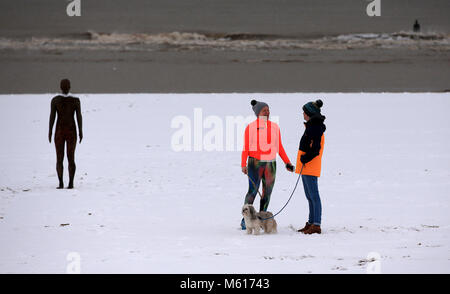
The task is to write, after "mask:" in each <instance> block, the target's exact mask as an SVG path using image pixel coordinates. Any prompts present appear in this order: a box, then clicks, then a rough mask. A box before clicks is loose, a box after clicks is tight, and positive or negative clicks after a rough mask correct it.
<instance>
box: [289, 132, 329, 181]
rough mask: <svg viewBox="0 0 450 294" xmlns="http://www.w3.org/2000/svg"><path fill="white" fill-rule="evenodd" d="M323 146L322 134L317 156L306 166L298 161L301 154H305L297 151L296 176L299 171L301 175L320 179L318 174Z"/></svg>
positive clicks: (323, 135)
mask: <svg viewBox="0 0 450 294" xmlns="http://www.w3.org/2000/svg"><path fill="white" fill-rule="evenodd" d="M311 145H312V142H311ZM324 145H325V134H322V138H321V139H320V151H319V155H317V156H316V157H314V158H313V159H312V160H311V161H309V162H307V163H306V164H303V163H302V162H301V161H300V157H301V156H302V155H303V154H305V152H304V151H302V150H298V153H297V164H296V166H295V172H296V173H297V174H299V173H300V171H301V172H302V175H307V176H315V177H320V172H321V170H322V154H323V147H324ZM302 167H303V170H302Z"/></svg>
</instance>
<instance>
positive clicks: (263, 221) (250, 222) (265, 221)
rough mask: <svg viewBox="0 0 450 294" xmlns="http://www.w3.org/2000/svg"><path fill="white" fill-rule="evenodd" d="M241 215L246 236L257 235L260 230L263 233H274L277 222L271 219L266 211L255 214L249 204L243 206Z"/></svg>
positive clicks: (271, 215)
mask: <svg viewBox="0 0 450 294" xmlns="http://www.w3.org/2000/svg"><path fill="white" fill-rule="evenodd" d="M242 215H243V216H244V221H245V227H246V228H247V234H251V233H252V232H253V234H255V235H259V230H260V229H261V228H262V229H263V230H264V232H265V233H268V234H270V233H276V232H277V222H276V221H275V219H274V218H273V214H272V213H271V212H268V211H260V212H256V210H255V208H254V207H253V205H251V204H245V205H244V206H243V207H242Z"/></svg>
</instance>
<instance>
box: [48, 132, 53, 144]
mask: <svg viewBox="0 0 450 294" xmlns="http://www.w3.org/2000/svg"><path fill="white" fill-rule="evenodd" d="M48 142H49V143H51V142H52V132H49V133H48Z"/></svg>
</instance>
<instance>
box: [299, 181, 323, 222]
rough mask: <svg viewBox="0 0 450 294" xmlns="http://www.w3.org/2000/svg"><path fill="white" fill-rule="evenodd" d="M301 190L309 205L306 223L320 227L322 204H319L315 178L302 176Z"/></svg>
mask: <svg viewBox="0 0 450 294" xmlns="http://www.w3.org/2000/svg"><path fill="white" fill-rule="evenodd" d="M302 182H303V188H304V189H305V195H306V199H308V204H309V218H308V223H310V224H314V225H316V226H320V221H321V220H322V203H321V202H320V195H319V187H318V186H317V177H315V176H306V175H302Z"/></svg>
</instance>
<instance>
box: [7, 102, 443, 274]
mask: <svg viewBox="0 0 450 294" xmlns="http://www.w3.org/2000/svg"><path fill="white" fill-rule="evenodd" d="M53 95H54V94H47V95H41V94H40V95H0V123H1V127H0V128H1V134H2V139H1V144H0V167H1V168H0V236H1V241H0V242H1V243H0V244H1V247H0V248H1V250H0V273H66V272H67V271H68V269H70V268H71V266H73V261H74V259H73V256H74V254H75V257H76V256H78V257H79V260H78V261H77V262H78V263H77V264H78V265H79V269H80V272H81V273H225V274H227V273H366V272H371V271H372V270H373V269H374V268H375V272H381V273H447V274H448V273H450V251H449V249H450V247H449V245H450V226H449V220H450V216H449V213H448V211H449V202H450V199H449V196H450V194H449V192H448V191H450V168H449V167H450V128H449V127H450V116H449V115H448V111H449V110H450V95H449V94H448V93H414V94H413V93H396V94H393V93H373V94H367V93H352V94H344V93H313V94H309V93H292V94H253V93H252V94H245V93H243V94H95V95H94V94H83V95H78V96H79V97H80V99H81V103H82V113H83V122H84V139H83V142H82V143H81V144H78V145H77V151H76V157H75V158H76V163H77V173H76V180H75V189H73V190H68V189H64V190H56V189H55V187H56V186H57V177H56V170H55V164H56V156H55V151H54V145H53V143H52V144H49V142H48V140H47V132H48V115H49V111H50V100H51V98H52V96H53ZM318 98H321V99H322V100H323V101H324V106H323V114H324V115H326V117H327V119H326V120H325V123H326V125H327V131H326V133H325V135H326V137H325V151H324V155H323V166H322V176H321V178H320V179H319V190H320V195H321V199H322V206H323V215H322V234H321V235H303V234H299V233H297V232H295V231H294V230H293V229H292V228H295V229H297V228H300V227H302V226H303V225H304V223H305V221H306V220H307V215H308V207H307V201H306V199H305V196H304V192H303V187H302V184H301V183H299V186H298V188H297V190H296V192H295V194H294V197H293V198H292V200H291V202H290V203H289V204H288V205H287V207H286V208H285V210H284V211H283V212H281V214H279V215H278V216H277V217H276V219H277V222H278V234H274V235H267V234H263V235H259V236H254V235H247V234H246V232H245V231H241V230H240V229H239V223H240V220H241V215H240V210H241V207H242V205H243V202H244V196H245V194H246V192H247V188H248V181H247V178H246V177H245V175H243V174H242V173H241V170H240V150H239V149H240V148H241V146H238V143H237V141H238V140H239V138H240V136H241V134H243V130H242V129H241V128H238V130H237V135H236V138H235V139H236V142H235V148H234V151H205V150H202V151H178V152H176V151H174V148H173V146H172V144H173V142H172V139H173V138H172V137H173V136H174V134H175V132H176V131H177V130H178V129H177V128H172V127H171V125H172V120H173V119H174V118H175V117H177V116H185V117H187V118H188V121H190V122H191V131H193V132H194V130H198V128H197V129H196V128H195V127H194V124H196V123H197V126H198V122H196V123H195V122H194V109H195V108H200V109H201V110H202V119H203V123H204V122H205V120H206V118H207V117H208V116H210V117H215V118H216V120H215V121H216V122H217V118H218V120H219V122H220V121H222V122H223V128H224V132H225V131H230V130H229V129H226V127H225V118H226V116H234V117H236V116H243V117H247V116H252V115H253V113H252V110H251V108H250V100H251V99H257V100H261V101H264V102H267V103H268V104H269V105H270V109H271V116H278V119H279V125H280V128H281V134H282V140H283V145H284V147H285V150H286V152H287V154H288V156H289V158H290V159H291V161H292V162H293V163H295V159H296V151H297V147H298V142H299V139H300V136H301V134H302V133H303V125H302V119H301V110H300V109H301V106H302V105H303V104H304V103H306V102H308V101H311V100H316V99H318ZM200 123H202V122H200ZM200 127H201V124H200ZM209 131H211V128H206V127H205V128H204V129H203V138H205V136H206V134H208V132H209ZM219 133H220V132H219ZM192 138H194V134H192ZM224 138H225V134H224ZM225 141H226V140H225V139H224V142H223V144H224V146H225V144H226V142H225ZM191 144H192V146H193V144H194V140H192V142H191ZM223 149H225V148H223ZM192 150H194V148H192ZM277 161H278V172H277V178H276V183H275V187H274V191H273V194H272V198H271V202H270V205H269V210H270V211H272V212H274V213H275V212H278V210H279V209H280V208H281V207H283V205H284V204H285V203H286V201H287V199H288V198H289V195H290V193H291V191H292V189H293V187H294V184H295V182H296V180H297V175H295V174H292V173H289V172H287V171H286V170H285V168H284V165H283V162H282V161H281V159H280V158H279V157H278V159H277ZM64 168H65V171H64V172H65V174H64V175H65V184H66V185H67V182H68V180H67V161H65V164H64ZM255 206H256V207H257V209H258V208H259V201H258V198H257V199H256V201H255ZM62 224H67V225H64V226H62ZM71 253H72V254H71ZM373 256H378V257H375V258H373Z"/></svg>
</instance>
